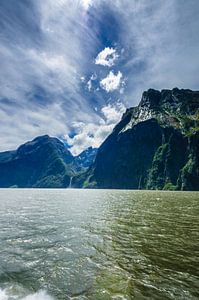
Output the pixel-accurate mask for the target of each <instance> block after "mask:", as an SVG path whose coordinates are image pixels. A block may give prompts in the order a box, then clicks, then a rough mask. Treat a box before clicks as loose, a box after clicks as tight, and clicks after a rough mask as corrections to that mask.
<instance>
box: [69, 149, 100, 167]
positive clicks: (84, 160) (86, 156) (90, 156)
mask: <svg viewBox="0 0 199 300" xmlns="http://www.w3.org/2000/svg"><path fill="white" fill-rule="evenodd" d="M96 154H97V148H92V147H89V148H87V149H86V150H84V151H82V152H81V153H80V154H79V155H78V156H76V157H75V158H74V164H75V165H76V168H77V171H82V170H85V169H87V168H88V167H90V166H91V165H92V164H93V162H94V160H95V157H96Z"/></svg>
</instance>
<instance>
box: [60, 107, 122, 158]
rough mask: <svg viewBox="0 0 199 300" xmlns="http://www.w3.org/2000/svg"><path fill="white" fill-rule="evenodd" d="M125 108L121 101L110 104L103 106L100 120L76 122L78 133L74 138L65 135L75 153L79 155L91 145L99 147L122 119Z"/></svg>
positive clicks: (75, 126) (75, 127)
mask: <svg viewBox="0 0 199 300" xmlns="http://www.w3.org/2000/svg"><path fill="white" fill-rule="evenodd" d="M125 110H126V108H125V106H124V105H123V104H122V103H121V102H118V103H116V104H115V105H111V104H108V105H106V106H104V107H102V109H101V114H102V117H101V118H100V119H99V120H98V122H90V123H84V122H75V123H74V124H73V126H74V129H75V130H76V131H77V134H76V135H75V136H74V137H73V138H70V137H69V136H68V135H66V136H65V139H66V141H67V143H68V144H69V145H70V146H71V149H70V150H71V152H72V153H73V155H78V154H79V153H80V152H82V151H83V150H85V149H86V148H88V147H90V146H92V147H95V148H98V147H99V146H100V145H101V143H102V142H103V141H104V140H105V138H106V137H107V136H108V135H109V134H110V133H111V131H112V130H113V128H114V127H115V125H116V124H117V123H118V122H119V121H120V119H121V116H122V114H123V113H124V111H125Z"/></svg>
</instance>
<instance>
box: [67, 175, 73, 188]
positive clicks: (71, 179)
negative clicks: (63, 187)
mask: <svg viewBox="0 0 199 300" xmlns="http://www.w3.org/2000/svg"><path fill="white" fill-rule="evenodd" d="M72 181H73V176H71V177H70V182H69V186H68V188H69V189H71V187H72Z"/></svg>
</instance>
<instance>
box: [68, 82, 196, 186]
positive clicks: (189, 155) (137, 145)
mask: <svg viewBox="0 0 199 300" xmlns="http://www.w3.org/2000/svg"><path fill="white" fill-rule="evenodd" d="M74 186H76V187H85V188H122V189H169V190H174V189H177V190H199V92H197V91H191V90H183V89H182V90H179V89H177V88H175V89H173V90H162V91H161V92H160V91H157V90H153V89H149V90H148V91H146V92H144V93H143V96H142V99H141V102H140V104H139V105H138V106H137V107H133V108H130V109H127V111H126V113H125V114H124V115H123V117H122V120H121V121H120V122H119V123H118V125H117V126H116V127H115V128H114V130H113V132H112V133H111V135H109V137H108V138H107V139H106V140H105V141H104V143H103V144H102V145H101V147H100V148H99V150H98V153H97V156H96V159H95V162H94V164H93V165H92V166H91V167H90V169H89V170H88V171H87V172H85V173H84V174H82V175H81V176H78V177H76V178H75V180H74Z"/></svg>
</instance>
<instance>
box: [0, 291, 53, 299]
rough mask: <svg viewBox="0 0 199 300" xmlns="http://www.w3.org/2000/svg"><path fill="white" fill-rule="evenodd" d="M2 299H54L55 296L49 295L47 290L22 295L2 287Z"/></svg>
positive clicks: (0, 292)
mask: <svg viewBox="0 0 199 300" xmlns="http://www.w3.org/2000/svg"><path fill="white" fill-rule="evenodd" d="M0 300H54V298H52V297H51V296H49V295H48V294H47V292H46V291H42V290H41V291H38V292H36V293H34V294H29V295H28V296H25V297H22V296H19V295H16V294H15V295H13V293H10V291H9V289H4V290H2V289H0Z"/></svg>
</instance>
